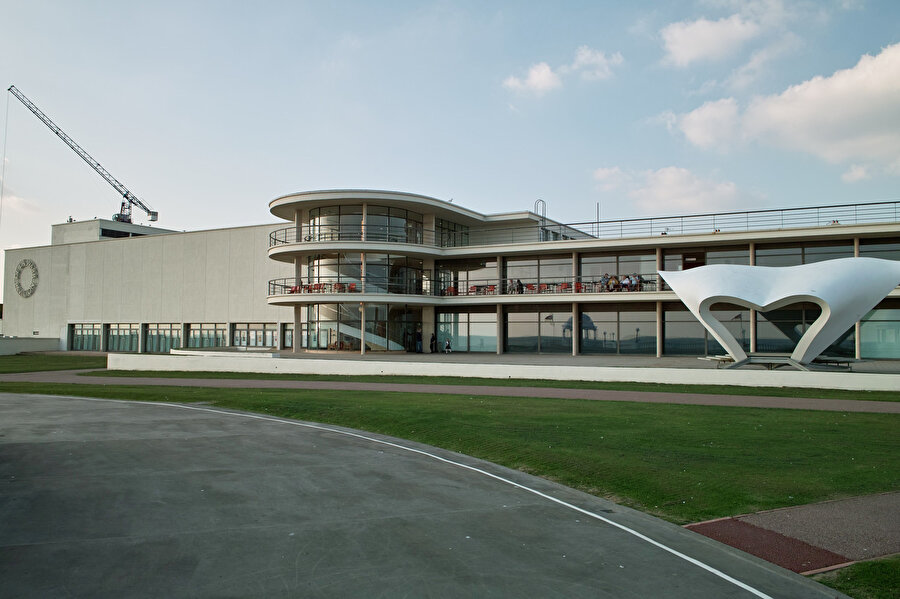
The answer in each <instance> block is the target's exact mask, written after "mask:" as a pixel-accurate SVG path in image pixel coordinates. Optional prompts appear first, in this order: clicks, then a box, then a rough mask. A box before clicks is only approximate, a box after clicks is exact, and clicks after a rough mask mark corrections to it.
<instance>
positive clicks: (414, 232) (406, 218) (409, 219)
mask: <svg viewBox="0 0 900 599" xmlns="http://www.w3.org/2000/svg"><path fill="white" fill-rule="evenodd" d="M366 240H367V241H388V242H393V243H422V215H421V214H420V213H418V212H413V211H411V210H405V209H403V208H388V207H385V206H367V207H366Z"/></svg>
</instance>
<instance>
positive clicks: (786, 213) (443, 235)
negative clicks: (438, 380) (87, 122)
mask: <svg viewBox="0 0 900 599" xmlns="http://www.w3.org/2000/svg"><path fill="white" fill-rule="evenodd" d="M893 222H900V201H897V200H893V201H886V202H874V203H869V204H841V205H833V206H818V207H811V208H786V209H782V210H751V211H744V212H720V213H710V214H693V215H688V216H672V217H651V218H638V219H625V220H612V221H601V222H580V223H571V224H558V223H549V222H548V223H545V224H538V223H535V224H534V225H529V226H526V227H508V228H480V229H479V228H470V229H469V230H467V231H456V232H448V231H435V230H434V229H425V228H421V227H417V226H415V225H411V226H404V227H389V226H366V225H316V226H304V227H301V228H300V229H299V230H298V229H297V227H286V228H284V229H279V230H277V231H273V232H272V233H271V234H270V235H269V247H276V246H279V245H285V244H294V243H324V242H334V241H376V242H387V243H409V244H419V245H426V246H431V247H442V248H445V247H476V246H486V245H504V244H519V243H535V242H542V241H561V240H569V239H620V238H629V237H653V236H660V235H697V234H706V233H723V232H745V231H765V230H781V229H798V228H806V227H827V226H834V225H861V224H878V223H893Z"/></svg>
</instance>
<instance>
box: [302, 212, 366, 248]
mask: <svg viewBox="0 0 900 599" xmlns="http://www.w3.org/2000/svg"><path fill="white" fill-rule="evenodd" d="M308 237H309V238H308V239H307V241H359V240H360V239H362V206H325V207H322V208H312V209H311V210H310V211H309V229H308Z"/></svg>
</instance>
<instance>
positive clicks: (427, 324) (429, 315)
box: [422, 306, 437, 354]
mask: <svg viewBox="0 0 900 599" xmlns="http://www.w3.org/2000/svg"><path fill="white" fill-rule="evenodd" d="M434 320H435V310H434V306H422V351H423V352H425V353H426V354H428V353H431V336H432V335H433V334H436V333H437V331H436V330H435V326H434V324H435V323H434Z"/></svg>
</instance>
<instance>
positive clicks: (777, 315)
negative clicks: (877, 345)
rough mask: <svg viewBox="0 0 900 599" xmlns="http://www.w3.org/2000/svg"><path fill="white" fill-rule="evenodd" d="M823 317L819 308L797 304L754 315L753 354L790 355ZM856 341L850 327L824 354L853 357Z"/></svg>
mask: <svg viewBox="0 0 900 599" xmlns="http://www.w3.org/2000/svg"><path fill="white" fill-rule="evenodd" d="M821 314H822V310H821V309H820V308H819V306H817V305H815V304H812V303H797V304H792V305H790V306H786V307H784V308H781V309H779V310H773V311H771V312H757V318H756V351H757V352H760V353H764V352H775V353H791V352H793V351H794V349H796V348H797V343H798V342H799V341H800V338H801V337H802V336H803V334H804V333H805V332H806V330H807V329H808V328H809V327H810V326H811V325H812V323H814V322H815V321H816V319H817V318H819V316H820V315H821ZM855 343H856V338H855V336H854V330H853V327H851V328H850V329H848V330H847V332H845V333H844V334H843V335H842V336H841V337H840V338H839V339H838V340H837V341H835V342H834V343H833V344H832V345H831V346H829V347H828V348H827V349H826V350H825V351H824V352H822V353H823V355H827V356H842V357H852V356H854V355H855V353H856V351H855Z"/></svg>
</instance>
